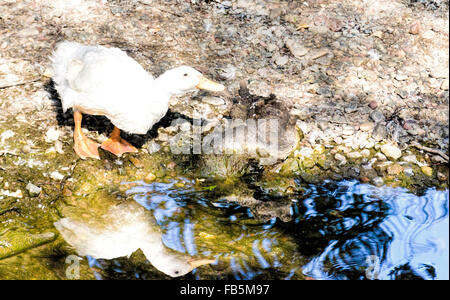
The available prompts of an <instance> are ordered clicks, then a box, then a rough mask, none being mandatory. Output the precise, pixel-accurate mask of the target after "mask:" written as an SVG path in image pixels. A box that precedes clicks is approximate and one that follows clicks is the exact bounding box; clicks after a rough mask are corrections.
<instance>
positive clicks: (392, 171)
mask: <svg viewBox="0 0 450 300" xmlns="http://www.w3.org/2000/svg"><path fill="white" fill-rule="evenodd" d="M387 172H388V174H389V175H398V174H400V173H401V172H403V167H402V166H400V165H399V164H393V165H390V166H389V167H388V168H387Z"/></svg>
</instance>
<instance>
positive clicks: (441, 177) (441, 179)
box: [436, 172, 447, 181]
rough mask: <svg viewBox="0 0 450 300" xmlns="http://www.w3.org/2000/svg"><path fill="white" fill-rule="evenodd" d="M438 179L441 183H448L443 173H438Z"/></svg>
mask: <svg viewBox="0 0 450 300" xmlns="http://www.w3.org/2000/svg"><path fill="white" fill-rule="evenodd" d="M436 175H437V178H438V179H439V181H447V176H446V175H445V174H444V173H442V172H437V174H436Z"/></svg>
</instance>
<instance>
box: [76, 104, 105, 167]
mask: <svg viewBox="0 0 450 300" xmlns="http://www.w3.org/2000/svg"><path fill="white" fill-rule="evenodd" d="M73 119H74V120H75V130H74V132H73V140H74V145H73V149H75V152H76V153H77V154H78V156H80V157H81V158H82V159H86V158H88V157H90V158H96V159H100V156H99V155H98V149H97V148H98V147H99V146H100V145H99V144H98V143H96V142H94V141H93V140H90V139H88V138H87V137H86V136H85V135H84V134H83V132H82V131H81V119H82V115H81V112H79V111H76V112H74V113H73Z"/></svg>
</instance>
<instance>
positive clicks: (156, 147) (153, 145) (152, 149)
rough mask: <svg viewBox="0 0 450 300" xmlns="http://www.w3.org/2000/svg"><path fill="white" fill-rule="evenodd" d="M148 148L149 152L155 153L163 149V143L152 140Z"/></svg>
mask: <svg viewBox="0 0 450 300" xmlns="http://www.w3.org/2000/svg"><path fill="white" fill-rule="evenodd" d="M147 150H148V153H150V154H153V153H155V152H158V151H159V150H161V145H160V144H158V143H157V142H155V141H151V142H150V143H149V144H148V147H147Z"/></svg>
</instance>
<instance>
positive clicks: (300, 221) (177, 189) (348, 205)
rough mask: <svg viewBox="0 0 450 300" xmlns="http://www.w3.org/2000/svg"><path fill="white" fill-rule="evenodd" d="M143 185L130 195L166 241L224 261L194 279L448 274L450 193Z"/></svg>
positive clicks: (129, 271) (129, 267)
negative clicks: (245, 192)
mask: <svg viewBox="0 0 450 300" xmlns="http://www.w3.org/2000/svg"><path fill="white" fill-rule="evenodd" d="M135 184H136V185H135V186H134V187H132V188H130V189H129V190H128V191H127V195H129V197H130V198H132V199H134V201H136V202H137V203H138V204H139V205H141V206H142V207H144V208H145V209H146V210H148V211H149V212H151V215H152V216H153V217H154V219H155V220H156V224H157V226H158V227H159V228H160V229H161V232H162V235H161V238H162V241H163V243H164V245H165V246H166V247H168V248H171V249H173V250H175V251H176V252H178V253H181V254H183V255H186V256H187V257H191V256H192V257H202V258H211V259H214V260H215V262H214V263H213V264H211V265H209V266H202V267H200V268H197V269H195V270H194V271H192V273H189V274H188V275H186V276H187V278H190V279H305V278H306V279H416V278H417V279H419V278H421V279H449V270H448V266H449V248H448V247H449V232H448V230H449V224H448V222H449V220H448V206H449V194H448V191H438V190H436V189H434V188H430V189H428V190H427V191H425V192H424V193H423V194H422V195H414V194H412V193H410V192H408V190H406V189H403V188H390V187H374V186H371V185H368V184H361V183H359V182H356V181H342V182H325V183H323V184H322V185H304V186H303V185H300V184H298V186H297V189H296V191H295V192H294V193H292V194H291V195H290V196H283V197H279V198H278V199H272V197H271V196H269V195H261V194H260V191H259V193H256V194H258V197H259V198H260V199H264V201H257V200H255V199H252V198H251V197H248V196H240V197H234V198H233V199H234V201H233V202H231V201H229V199H230V198H227V197H225V195H226V189H225V191H224V190H223V189H222V190H221V189H220V188H216V187H215V186H205V187H198V185H196V184H195V183H194V182H190V181H189V180H187V179H184V183H183V185H180V184H179V181H172V182H168V183H156V182H155V183H152V184H145V183H144V182H137V183H135ZM225 198H227V199H228V200H226V199H225ZM131 201H133V200H131ZM276 203H282V205H284V208H280V206H282V205H277V204H276ZM268 215H269V216H272V217H271V218H269V219H268V218H267V216H268ZM276 216H278V218H277V217H276ZM282 220H283V221H282ZM90 264H91V266H93V268H95V270H96V271H95V274H96V276H97V277H98V278H130V279H131V278H159V277H158V274H159V273H158V271H157V270H156V271H155V270H154V269H150V271H149V269H148V268H142V266H141V265H139V267H136V265H135V264H133V263H129V260H127V259H118V260H110V261H104V260H100V262H99V260H95V259H93V258H90ZM150 268H151V267H150ZM102 270H103V271H102ZM105 270H107V272H106V271H105ZM148 272H151V273H152V274H151V275H149V273H148ZM161 276H162V277H160V278H165V277H163V275H161Z"/></svg>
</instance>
